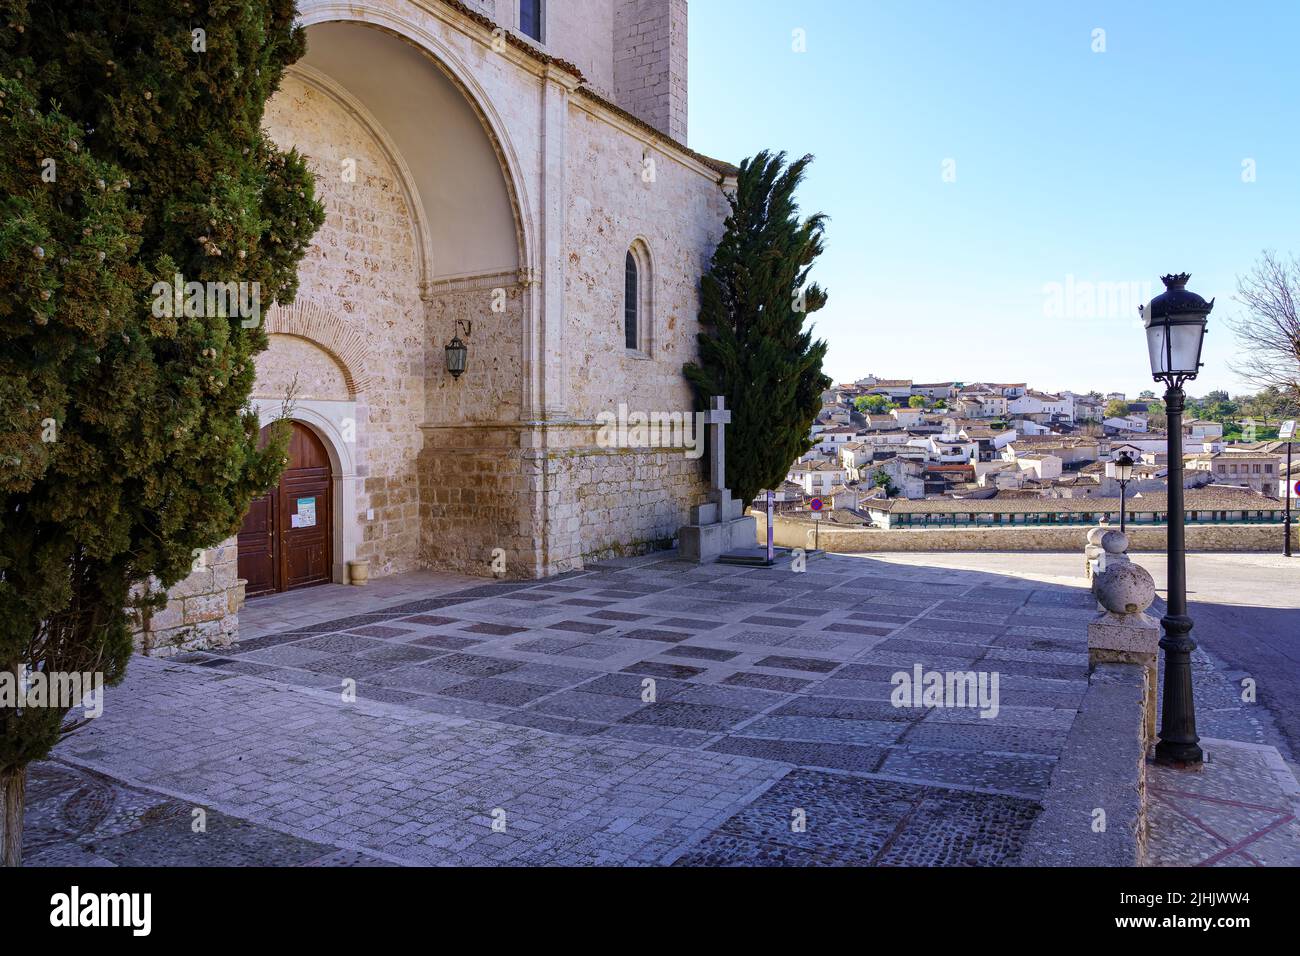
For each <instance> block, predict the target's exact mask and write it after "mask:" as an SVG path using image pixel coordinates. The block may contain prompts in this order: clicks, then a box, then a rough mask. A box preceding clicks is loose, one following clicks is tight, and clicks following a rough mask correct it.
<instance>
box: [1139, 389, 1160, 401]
mask: <svg viewBox="0 0 1300 956" xmlns="http://www.w3.org/2000/svg"><path fill="white" fill-rule="evenodd" d="M1155 397H1156V393H1155V392H1153V391H1151V389H1149V388H1144V389H1143V390H1142V391H1141V392H1139V393H1138V401H1142V402H1149V401H1151V399H1153V398H1155Z"/></svg>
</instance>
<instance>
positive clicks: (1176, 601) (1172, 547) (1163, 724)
mask: <svg viewBox="0 0 1300 956" xmlns="http://www.w3.org/2000/svg"><path fill="white" fill-rule="evenodd" d="M1190 278H1191V276H1190V275H1188V274H1187V273H1185V272H1184V273H1181V274H1179V275H1167V276H1161V277H1160V281H1162V282H1163V283H1164V284H1165V291H1164V292H1162V293H1160V295H1158V296H1156V297H1155V298H1154V299H1152V300H1151V302H1150V304H1149V305H1148V306H1146V307H1143V306H1139V307H1138V311H1139V312H1141V313H1142V317H1143V319H1144V321H1145V324H1146V331H1147V350H1148V352H1149V354H1150V358H1151V374H1152V376H1153V377H1154V378H1155V380H1156V381H1157V382H1163V383H1164V384H1165V411H1166V412H1167V413H1168V415H1169V425H1168V428H1169V478H1168V483H1169V495H1168V497H1169V507H1168V513H1169V515H1168V531H1169V544H1168V552H1169V598H1168V601H1167V608H1166V613H1165V616H1164V617H1163V618H1161V619H1160V625H1161V627H1163V628H1164V632H1165V633H1164V637H1162V638H1161V639H1160V647H1161V648H1162V649H1163V650H1164V652H1165V686H1164V701H1163V702H1162V704H1161V708H1160V740H1159V742H1158V743H1157V744H1156V762H1157V763H1162V764H1173V765H1175V766H1181V767H1190V768H1196V767H1200V765H1201V764H1202V763H1203V762H1204V760H1205V755H1204V754H1203V753H1202V752H1201V748H1200V747H1199V746H1197V741H1199V740H1200V738H1199V737H1197V736H1196V706H1195V704H1194V703H1193V701H1192V651H1194V650H1195V649H1196V642H1195V641H1193V640H1192V639H1191V636H1190V633H1191V630H1192V619H1191V618H1190V617H1188V615H1187V562H1186V555H1185V554H1184V534H1183V521H1184V514H1183V402H1184V399H1185V398H1186V396H1185V395H1184V394H1183V383H1184V382H1188V381H1191V380H1192V379H1194V378H1196V373H1197V372H1198V371H1200V368H1201V343H1202V341H1203V340H1204V339H1205V320H1206V316H1208V315H1209V314H1210V310H1211V309H1213V308H1214V300H1213V299H1211V300H1210V301H1209V302H1206V301H1205V300H1204V299H1202V298H1201V297H1200V296H1199V295H1197V294H1196V293H1195V292H1188V291H1187V280H1188V279H1190Z"/></svg>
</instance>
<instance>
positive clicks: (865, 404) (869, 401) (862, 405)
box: [855, 395, 893, 415]
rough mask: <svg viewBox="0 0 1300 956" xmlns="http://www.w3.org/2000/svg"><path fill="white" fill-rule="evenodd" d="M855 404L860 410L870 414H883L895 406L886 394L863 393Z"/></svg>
mask: <svg viewBox="0 0 1300 956" xmlns="http://www.w3.org/2000/svg"><path fill="white" fill-rule="evenodd" d="M855 404H856V405H857V407H858V411H860V412H862V413H863V414H868V415H883V414H884V413H885V412H887V411H889V410H890V409H891V408H892V407H893V406H892V405H891V404H890V402H889V399H887V398H886V397H885V396H884V395H863V396H862V397H861V398H859V399H858V400H857V401H856V402H855Z"/></svg>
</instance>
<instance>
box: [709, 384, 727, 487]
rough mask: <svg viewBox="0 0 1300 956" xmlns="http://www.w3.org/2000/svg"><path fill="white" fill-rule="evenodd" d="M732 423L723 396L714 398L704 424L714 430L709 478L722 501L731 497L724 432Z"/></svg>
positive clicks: (710, 441) (710, 445) (710, 447)
mask: <svg viewBox="0 0 1300 956" xmlns="http://www.w3.org/2000/svg"><path fill="white" fill-rule="evenodd" d="M730 423H731V412H730V411H728V410H727V408H726V401H725V399H723V397H722V396H721V395H714V396H713V405H712V406H711V407H710V408H709V410H708V411H707V412H705V413H704V424H706V425H708V426H709V427H710V428H712V429H713V432H712V433H711V434H710V435H709V477H710V478H711V479H712V480H713V493H714V494H715V495H717V496H718V497H719V499H720V500H725V499H727V498H730V497H731V494H730V492H728V491H727V444H726V439H725V438H724V437H723V431H724V429H725V428H726V426H727V425H729V424H730Z"/></svg>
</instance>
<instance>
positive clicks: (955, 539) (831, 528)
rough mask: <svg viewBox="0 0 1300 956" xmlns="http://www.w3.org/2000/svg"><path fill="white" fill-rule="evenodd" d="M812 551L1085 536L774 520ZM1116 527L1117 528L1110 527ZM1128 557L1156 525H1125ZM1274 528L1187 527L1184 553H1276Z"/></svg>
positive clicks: (1074, 542) (995, 547) (1158, 534)
mask: <svg viewBox="0 0 1300 956" xmlns="http://www.w3.org/2000/svg"><path fill="white" fill-rule="evenodd" d="M751 513H752V514H754V515H755V516H756V517H757V518H758V540H759V541H760V542H762V543H764V544H766V542H767V520H766V519H767V516H766V515H765V514H764V513H763V512H762V511H758V510H754V511H752V512H751ZM818 524H820V525H821V527H820V528H816V541H817V547H818V548H820V549H821V550H823V551H834V552H837V553H839V554H855V553H862V552H871V551H1078V550H1080V548H1081V547H1082V544H1083V540H1084V537H1085V536H1086V535H1087V533H1088V527H1089V526H1086V525H1055V526H1053V525H1039V526H1034V527H1006V528H909V529H906V530H904V529H891V530H889V531H885V530H882V529H880V528H846V527H843V526H837V525H834V524H831V523H830V522H828V521H821V522H815V521H811V520H808V519H805V518H794V517H787V516H781V515H778V516H776V518H775V520H774V522H773V525H774V534H773V537H774V539H775V541H776V543H777V544H778V545H781V546H784V547H787V548H812V546H813V540H814V534H813V532H814V528H815V526H816V525H818ZM1116 527H1118V525H1116ZM1127 534H1128V536H1129V550H1130V551H1164V550H1165V542H1166V535H1165V528H1164V526H1162V525H1129V526H1128V529H1127ZM1291 542H1292V547H1294V548H1297V549H1300V523H1295V524H1293V525H1292V527H1291ZM1281 547H1282V526H1281V525H1280V524H1213V525H1212V524H1188V525H1187V550H1189V551H1278V550H1281Z"/></svg>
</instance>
